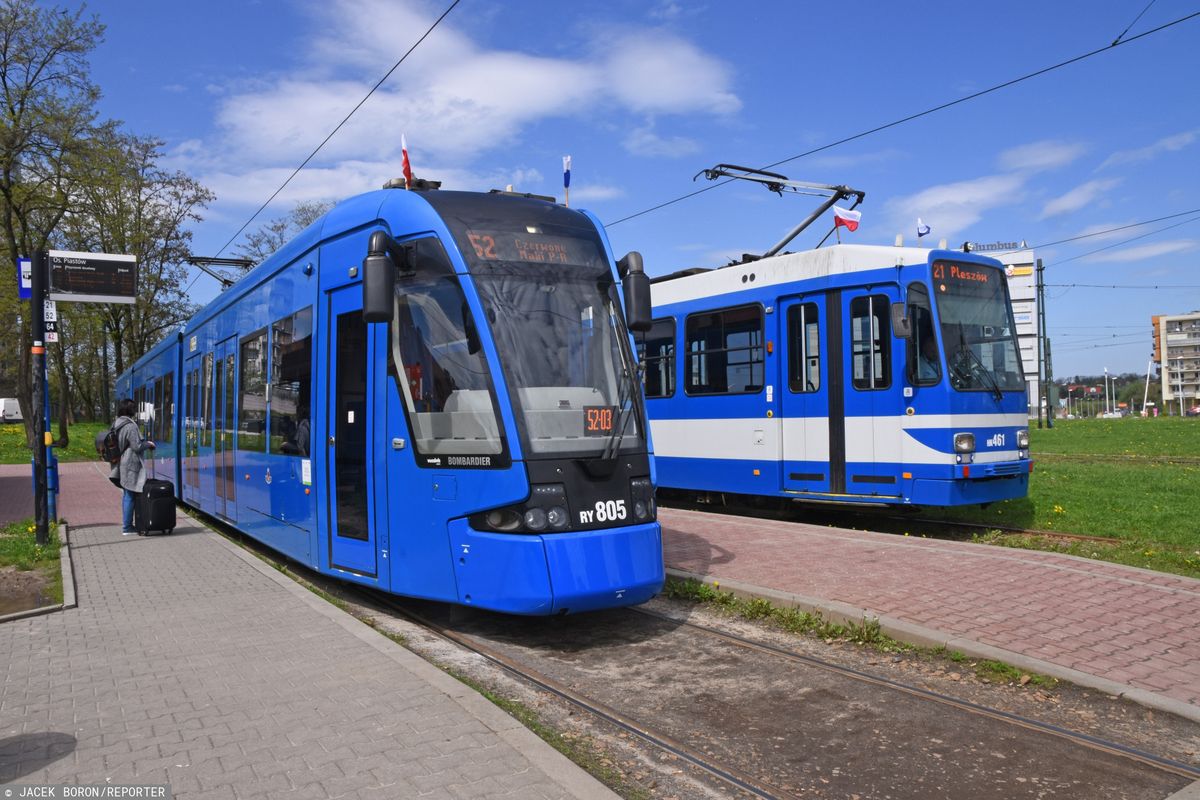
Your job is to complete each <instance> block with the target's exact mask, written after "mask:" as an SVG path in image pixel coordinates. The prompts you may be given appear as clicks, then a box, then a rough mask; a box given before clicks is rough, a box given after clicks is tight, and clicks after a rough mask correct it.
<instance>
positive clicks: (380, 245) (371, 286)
mask: <svg viewBox="0 0 1200 800" xmlns="http://www.w3.org/2000/svg"><path fill="white" fill-rule="evenodd" d="M395 244H396V243H395V242H394V241H393V240H392V237H390V236H388V235H387V234H386V233H384V232H383V231H375V232H374V233H372V234H371V241H370V244H368V245H367V257H366V258H364V259H363V284H362V290H363V321H364V322H387V321H388V320H390V319H391V318H392V293H393V292H394V291H395V287H396V264H395V262H394V261H392V253H391V250H392V247H394V246H395Z"/></svg>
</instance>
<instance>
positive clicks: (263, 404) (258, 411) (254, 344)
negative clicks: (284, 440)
mask: <svg viewBox="0 0 1200 800" xmlns="http://www.w3.org/2000/svg"><path fill="white" fill-rule="evenodd" d="M266 359H267V331H266V329H265V328H264V329H263V330H259V331H255V332H254V333H252V334H250V335H249V336H247V337H246V338H244V339H242V372H241V375H240V376H239V384H240V388H241V394H240V395H239V396H238V440H237V447H238V449H239V450H254V451H257V452H262V451H263V450H264V449H265V448H264V447H263V433H264V431H265V430H266V426H267V360H266Z"/></svg>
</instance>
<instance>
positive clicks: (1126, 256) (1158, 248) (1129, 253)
mask: <svg viewBox="0 0 1200 800" xmlns="http://www.w3.org/2000/svg"><path fill="white" fill-rule="evenodd" d="M1195 247H1196V241H1195V240H1193V239H1176V240H1174V241H1170V242H1155V243H1154V244H1143V245H1138V246H1137V247H1126V248H1125V249H1124V250H1110V251H1108V252H1105V253H1097V254H1096V255H1093V256H1089V257H1088V258H1087V260H1088V261H1116V262H1122V261H1142V260H1144V259H1148V258H1157V257H1159V256H1165V255H1169V254H1171V253H1182V252H1185V251H1187V250H1192V249H1194V248H1195Z"/></svg>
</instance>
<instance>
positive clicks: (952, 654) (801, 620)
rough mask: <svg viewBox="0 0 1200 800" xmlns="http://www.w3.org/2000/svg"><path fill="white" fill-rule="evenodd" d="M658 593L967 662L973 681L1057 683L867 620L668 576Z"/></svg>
mask: <svg viewBox="0 0 1200 800" xmlns="http://www.w3.org/2000/svg"><path fill="white" fill-rule="evenodd" d="M663 595H664V596H665V597H669V598H671V599H673V600H684V601H687V602H692V603H699V604H702V605H704V606H706V607H707V608H710V609H713V610H716V611H718V612H720V613H722V614H726V615H728V616H733V617H739V618H741V619H744V620H750V621H760V622H766V623H768V624H771V625H774V626H775V627H776V628H778V629H780V630H784V631H787V632H788V633H793V634H797V635H804V636H815V637H817V638H820V639H822V640H824V642H825V643H826V644H832V643H834V642H845V643H849V644H854V645H858V646H860V647H865V648H868V649H871V650H874V651H876V652H878V653H904V654H909V655H913V656H917V657H920V658H925V659H929V660H935V659H948V660H949V661H952V662H954V663H956V664H962V663H966V665H967V666H968V667H970V668H971V670H972V671H973V672H974V673H975V676H976V677H977V678H979V679H980V680H983V681H986V682H988V683H998V684H1011V685H1013V686H1027V685H1028V686H1036V687H1038V688H1041V689H1052V688H1054V687H1055V686H1057V685H1058V679H1057V678H1051V677H1050V676H1048V675H1039V674H1037V673H1029V672H1023V671H1022V670H1019V669H1017V668H1016V667H1014V666H1012V665H1011V664H1005V663H1003V662H1001V661H991V660H986V659H971V658H968V657H967V656H966V655H964V654H963V653H959V652H957V651H950V650H947V649H946V648H945V647H936V648H930V647H917V646H916V645H911V644H906V643H905V642H901V641H899V640H897V639H893V638H892V637H890V636H888V635H887V634H885V633H884V632H883V631H882V630H881V629H880V626H879V620H877V619H874V618H870V617H867V618H864V619H863V620H862V622H860V623H853V624H849V625H839V624H837V623H834V622H830V621H828V620H826V619H825V618H823V617H822V616H821V615H820V614H814V613H812V612H810V611H801V610H800V609H798V608H787V607H785V608H781V607H779V606H776V605H773V604H772V603H771V602H770V601H769V600H766V599H765V598H762V597H752V598H746V597H739V596H737V595H735V594H734V593H733V592H728V591H723V590H722V589H721V588H720V585H719V584H717V585H713V584H707V583H703V582H701V581H698V580H695V579H694V578H688V579H686V580H680V579H678V578H668V579H667V583H666V586H665V587H664V588H663Z"/></svg>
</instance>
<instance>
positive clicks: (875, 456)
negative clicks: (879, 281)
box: [831, 286, 904, 496]
mask: <svg viewBox="0 0 1200 800" xmlns="http://www.w3.org/2000/svg"><path fill="white" fill-rule="evenodd" d="M842 297H843V305H842V313H843V318H844V320H845V325H844V327H843V337H844V339H843V348H844V352H845V354H846V356H845V358H846V361H845V368H844V372H843V375H844V376H845V380H844V382H843V387H844V389H843V395H844V398H845V400H844V408H845V417H844V425H845V486H846V488H845V490H844V491H845V492H846V493H848V494H855V495H884V496H890V495H898V494H899V493H900V481H899V474H898V473H899V471H900V462H901V454H900V417H901V416H902V415H903V414H904V405H903V398H902V390H903V381H902V380H898V379H897V377H896V376H897V375H898V374H900V373H899V372H898V370H902V369H903V363H899V364H897V363H896V362H897V361H900V362H903V359H902V358H901V359H897V358H896V357H895V356H896V354H897V353H899V352H903V350H902V349H901V348H897V346H896V344H897V342H898V341H899V340H897V339H896V338H895V337H894V336H893V335H892V324H891V306H892V303H894V302H897V301H898V299H899V292H898V290H897V289H896V288H895V287H891V286H880V287H872V288H870V289H854V290H848V291H845V292H843V293H842ZM831 444H832V435H831Z"/></svg>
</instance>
